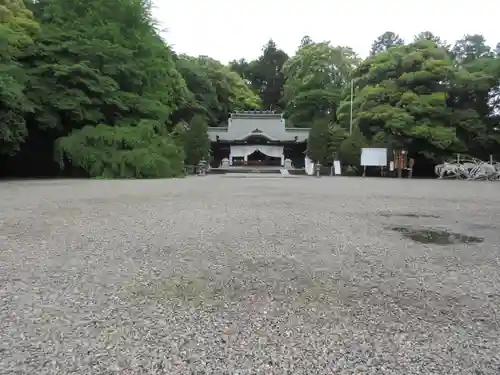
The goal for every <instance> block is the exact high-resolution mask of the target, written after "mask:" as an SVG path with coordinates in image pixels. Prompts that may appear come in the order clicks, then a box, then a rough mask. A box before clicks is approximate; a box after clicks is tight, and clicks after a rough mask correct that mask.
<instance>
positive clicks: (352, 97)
mask: <svg viewBox="0 0 500 375" xmlns="http://www.w3.org/2000/svg"><path fill="white" fill-rule="evenodd" d="M353 100H354V80H353V79H351V115H350V117H349V135H352V102H353Z"/></svg>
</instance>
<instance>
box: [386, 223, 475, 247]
mask: <svg viewBox="0 0 500 375" xmlns="http://www.w3.org/2000/svg"><path fill="white" fill-rule="evenodd" d="M390 229H392V230H393V231H396V232H399V233H401V234H402V235H403V236H405V237H407V238H410V239H412V240H413V241H415V242H419V243H424V244H434V245H442V246H445V245H453V244H459V243H466V244H469V243H481V242H483V241H484V238H482V237H474V236H467V235H464V234H461V233H453V232H448V231H445V230H433V229H415V228H411V227H391V228H390Z"/></svg>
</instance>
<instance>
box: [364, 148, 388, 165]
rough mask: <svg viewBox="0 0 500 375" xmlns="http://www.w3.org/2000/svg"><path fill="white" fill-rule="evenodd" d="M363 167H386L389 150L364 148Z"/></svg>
mask: <svg viewBox="0 0 500 375" xmlns="http://www.w3.org/2000/svg"><path fill="white" fill-rule="evenodd" d="M361 165H362V166H363V167H386V166H387V149H386V148H362V149H361Z"/></svg>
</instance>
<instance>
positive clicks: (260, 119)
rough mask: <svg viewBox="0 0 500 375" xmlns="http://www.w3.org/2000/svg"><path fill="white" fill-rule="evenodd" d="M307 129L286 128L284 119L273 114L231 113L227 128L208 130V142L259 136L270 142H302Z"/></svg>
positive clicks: (307, 133)
mask: <svg viewBox="0 0 500 375" xmlns="http://www.w3.org/2000/svg"><path fill="white" fill-rule="evenodd" d="M309 130H310V129H308V128H286V127H285V119H284V118H283V116H282V115H280V114H274V113H256V112H250V113H248V112H244V113H232V114H231V116H230V117H229V122H228V126H227V127H212V128H209V129H208V134H209V136H210V140H212V141H214V142H215V141H216V140H217V137H218V139H219V140H221V141H234V140H245V139H247V138H248V137H251V136H255V135H260V136H262V137H265V138H268V139H269V140H272V141H288V142H290V141H291V142H293V141H296V142H304V141H306V140H307V138H308V137H309Z"/></svg>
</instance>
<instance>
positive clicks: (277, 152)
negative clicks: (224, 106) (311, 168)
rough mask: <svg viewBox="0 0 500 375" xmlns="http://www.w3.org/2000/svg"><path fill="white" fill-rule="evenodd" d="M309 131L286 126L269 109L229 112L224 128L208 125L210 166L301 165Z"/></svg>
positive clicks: (279, 117)
mask: <svg viewBox="0 0 500 375" xmlns="http://www.w3.org/2000/svg"><path fill="white" fill-rule="evenodd" d="M309 130H310V129H306V128H287V127H286V126H285V119H284V118H283V116H282V115H281V114H276V113H274V112H270V111H245V112H237V113H231V114H230V116H229V120H228V124H227V126H224V127H210V128H209V129H208V135H209V137H210V140H211V141H212V167H214V168H220V167H223V166H224V164H225V163H226V164H228V166H247V165H248V166H274V167H287V168H303V167H304V164H305V152H306V147H307V139H308V137H309Z"/></svg>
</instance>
